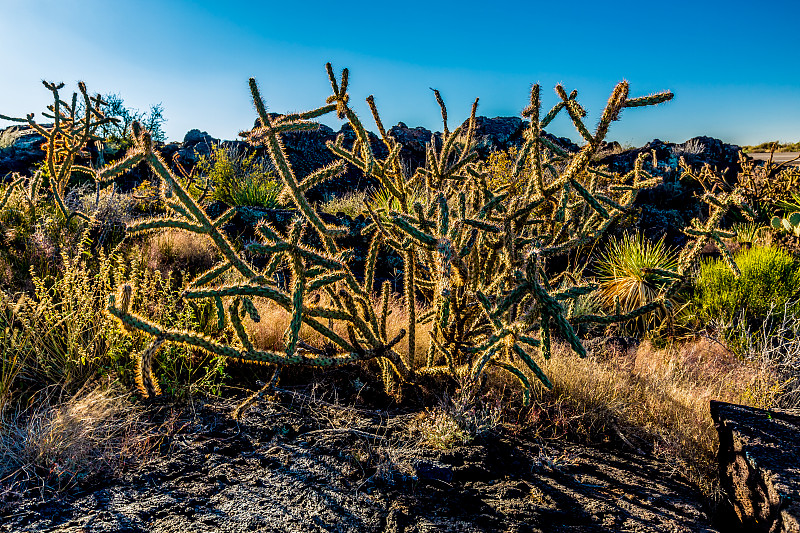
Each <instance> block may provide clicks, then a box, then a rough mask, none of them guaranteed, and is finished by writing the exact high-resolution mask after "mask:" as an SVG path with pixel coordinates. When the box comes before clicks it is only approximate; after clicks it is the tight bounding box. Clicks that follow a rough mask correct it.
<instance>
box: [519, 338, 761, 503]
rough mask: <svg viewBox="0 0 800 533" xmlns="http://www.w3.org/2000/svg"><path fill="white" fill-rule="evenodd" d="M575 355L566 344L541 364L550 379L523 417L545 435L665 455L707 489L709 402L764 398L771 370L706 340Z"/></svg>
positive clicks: (711, 434)
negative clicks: (620, 352) (610, 443)
mask: <svg viewBox="0 0 800 533" xmlns="http://www.w3.org/2000/svg"><path fill="white" fill-rule="evenodd" d="M601 355H602V354H600V355H590V356H589V357H587V358H585V359H581V358H579V357H578V356H577V355H575V354H574V353H573V352H571V351H570V350H569V348H568V347H566V346H558V347H557V348H556V349H554V353H553V357H552V358H551V359H550V360H549V361H542V362H541V363H540V364H541V366H542V369H543V370H544V372H545V373H546V374H547V375H548V376H549V377H550V380H551V381H552V382H553V389H552V390H551V391H548V390H546V389H544V388H543V387H537V389H536V393H535V394H534V398H533V407H532V409H531V411H530V413H529V418H528V422H531V423H533V424H534V426H535V427H536V428H537V429H538V430H539V431H540V432H542V433H543V434H545V435H549V436H554V437H561V436H565V435H567V434H571V435H577V436H579V437H582V438H584V439H585V440H587V441H597V440H602V439H615V438H618V439H619V440H622V441H623V442H626V444H627V446H628V447H629V448H630V449H633V450H635V449H637V448H638V449H639V450H640V451H641V450H648V451H652V452H654V453H655V454H656V455H660V456H662V457H664V458H666V459H668V464H673V465H675V468H676V469H680V470H682V471H683V472H684V473H686V474H687V475H688V476H689V477H690V479H692V480H693V481H694V482H695V483H697V484H698V486H700V487H701V488H702V489H703V490H705V491H706V492H710V490H711V484H712V479H713V477H714V475H715V469H716V463H715V455H716V450H717V446H718V441H717V433H716V430H715V428H714V424H713V422H712V420H711V415H710V413H709V401H710V400H721V401H727V402H732V403H747V404H753V403H756V404H758V403H760V404H761V405H759V406H763V405H764V403H765V402H769V398H768V397H767V396H768V395H769V386H766V387H765V385H768V384H769V383H770V382H771V381H772V380H773V377H772V375H771V374H770V372H769V369H767V368H764V367H761V366H759V365H757V364H754V363H750V362H745V361H742V360H740V359H737V358H736V357H735V356H734V355H733V354H732V353H731V352H730V351H728V350H727V349H726V348H725V347H724V346H722V345H720V344H717V343H715V342H713V341H710V340H707V339H700V340H696V341H692V342H689V343H687V344H684V345H682V346H680V347H671V348H664V349H656V348H654V347H653V346H652V345H651V344H649V343H647V342H645V343H643V344H642V345H640V346H639V348H638V349H636V350H635V351H633V350H632V351H631V353H629V354H627V355H617V356H612V357H602V356H601Z"/></svg>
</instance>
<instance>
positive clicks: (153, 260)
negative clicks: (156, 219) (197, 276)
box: [142, 230, 220, 275]
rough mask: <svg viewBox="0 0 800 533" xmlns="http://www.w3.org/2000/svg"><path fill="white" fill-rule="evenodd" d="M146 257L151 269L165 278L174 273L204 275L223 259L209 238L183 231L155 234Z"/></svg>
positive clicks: (146, 247)
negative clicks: (203, 272) (186, 272)
mask: <svg viewBox="0 0 800 533" xmlns="http://www.w3.org/2000/svg"><path fill="white" fill-rule="evenodd" d="M142 255H143V257H144V258H145V261H146V262H147V265H148V266H149V267H150V268H151V269H153V270H158V271H160V272H161V273H162V274H165V275H166V274H168V273H170V272H173V271H189V270H191V272H202V271H204V270H207V269H209V268H211V267H212V266H214V265H215V264H216V263H217V261H219V259H220V255H219V251H218V250H217V248H216V247H215V246H214V244H213V242H211V240H210V239H209V238H208V237H207V236H205V235H198V234H196V233H191V232H189V231H182V230H166V231H162V232H159V233H154V234H152V235H151V236H150V237H149V238H148V239H147V241H146V242H145V244H144V247H143V250H142Z"/></svg>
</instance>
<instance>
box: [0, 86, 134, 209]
mask: <svg viewBox="0 0 800 533" xmlns="http://www.w3.org/2000/svg"><path fill="white" fill-rule="evenodd" d="M42 83H43V84H44V86H45V87H46V88H47V89H48V90H50V91H51V92H52V93H53V104H52V105H50V106H48V110H49V111H50V113H44V116H45V117H46V118H49V119H52V120H53V125H52V126H50V127H46V126H42V125H40V124H38V123H37V122H36V121H35V120H34V119H33V117H34V115H33V113H30V114H28V116H27V118H24V119H20V118H12V117H7V116H5V115H0V118H2V119H5V120H10V121H13V122H27V123H28V124H29V125H30V127H31V128H33V129H34V130H35V131H36V132H38V133H39V134H40V135H42V136H43V137H44V138H45V142H44V143H43V145H42V148H43V149H44V150H45V152H46V155H45V166H44V169H43V170H40V171H37V172H36V174H35V175H34V177H33V178H32V179H31V180H30V182H29V184H28V187H27V188H26V189H25V195H26V199H27V201H28V203H29V204H30V206H31V207H32V208H34V207H35V203H36V201H37V195H38V191H39V186H40V183H41V182H42V180H43V181H44V183H43V185H44V186H45V187H47V188H48V189H49V190H50V191H51V192H52V193H53V199H54V201H55V203H56V206H57V207H58V210H59V212H60V213H61V215H62V216H63V217H64V218H65V219H66V220H67V221H69V220H70V219H72V217H78V218H81V219H84V220H89V219H90V217H89V215H87V214H86V213H83V212H82V211H73V210H71V209H69V208H68V207H67V205H66V203H65V202H64V200H65V198H66V193H67V191H66V188H67V184H68V183H69V181H70V179H71V178H72V176H73V175H74V174H84V175H87V176H91V177H92V178H93V179H94V180H95V182H96V184H97V188H98V190H99V188H100V187H102V186H106V185H109V184H110V183H111V182H112V180H114V178H116V177H118V176H120V175H121V174H123V173H124V172H126V171H127V170H130V169H132V168H133V167H135V166H136V165H137V164H139V162H140V161H141V160H142V158H143V156H142V154H140V153H133V154H129V155H128V156H127V157H125V158H123V159H122V160H120V161H119V162H117V163H114V164H111V165H107V166H105V167H103V168H100V169H95V168H90V167H87V166H84V165H77V164H75V161H76V159H77V158H78V157H81V156H83V157H86V156H88V154H87V153H86V152H85V151H84V149H85V148H86V146H87V144H88V143H89V141H92V140H100V138H99V137H98V136H97V135H95V132H96V131H97V129H98V128H99V127H100V126H102V125H103V124H106V123H108V122H113V121H115V120H117V119H115V118H109V117H106V116H105V115H104V114H103V112H102V111H101V108H102V105H103V103H104V102H103V100H102V99H101V97H100V95H99V94H98V95H96V96H93V97H90V96H89V93H88V92H87V91H86V84H84V83H83V82H79V83H78V89H79V91H80V97H81V102H80V104H79V102H78V93H72V101H71V103H69V104H68V103H67V102H65V101H63V100H61V96H60V95H59V90H61V89H62V88H63V87H64V84H63V83H58V84H56V83H51V82H48V81H42ZM17 186H19V187H21V186H22V182H21V180H16V181H15V182H14V184H13V185H12V187H11V188H10V189H8V192H9V193H10V192H11V191H12V190H13V188H14V187H17Z"/></svg>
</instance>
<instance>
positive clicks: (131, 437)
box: [0, 386, 156, 500]
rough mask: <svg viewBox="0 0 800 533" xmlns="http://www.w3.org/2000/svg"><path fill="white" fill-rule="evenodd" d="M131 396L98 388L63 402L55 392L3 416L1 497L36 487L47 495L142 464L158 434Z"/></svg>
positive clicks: (111, 387)
mask: <svg viewBox="0 0 800 533" xmlns="http://www.w3.org/2000/svg"><path fill="white" fill-rule="evenodd" d="M128 396H129V395H128V394H127V392H126V391H124V390H122V389H121V388H120V387H118V386H95V387H94V388H84V389H82V390H81V391H79V392H78V393H76V394H75V395H74V396H72V397H70V398H67V399H66V400H63V401H60V400H59V398H56V395H55V393H53V392H52V389H50V391H49V392H48V390H45V391H42V392H41V393H40V396H39V398H38V399H37V401H36V402H35V403H34V405H35V406H34V407H32V408H30V409H28V410H25V411H21V412H16V413H2V418H3V420H2V429H0V496H6V497H7V496H8V495H9V494H13V493H16V494H24V493H25V492H26V491H28V490H30V489H32V488H38V489H40V491H41V492H42V493H43V494H42V496H44V493H45V492H49V491H51V490H54V491H57V490H63V489H66V488H68V487H70V486H73V485H75V484H76V483H78V482H80V481H82V480H84V479H86V478H89V477H91V476H94V475H97V474H101V473H114V472H118V471H120V470H121V469H123V468H125V467H127V466H130V465H133V464H136V463H139V462H140V461H141V460H142V459H143V458H144V457H146V456H147V455H148V454H150V453H151V452H152V450H153V448H154V446H155V445H156V441H155V437H154V435H155V432H154V431H151V430H150V428H148V427H147V426H146V425H145V424H144V423H143V422H142V421H141V418H140V415H141V413H140V411H139V410H138V409H136V408H135V407H134V406H132V405H131V404H130V403H129V401H128V400H127V398H128ZM2 499H5V498H0V500H2Z"/></svg>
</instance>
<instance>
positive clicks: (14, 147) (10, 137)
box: [0, 125, 45, 178]
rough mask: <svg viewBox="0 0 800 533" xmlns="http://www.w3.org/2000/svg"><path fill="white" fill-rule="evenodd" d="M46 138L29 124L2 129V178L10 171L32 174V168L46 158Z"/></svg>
mask: <svg viewBox="0 0 800 533" xmlns="http://www.w3.org/2000/svg"><path fill="white" fill-rule="evenodd" d="M44 141H45V138H44V137H42V136H41V135H40V134H39V133H37V132H36V130H34V129H33V128H31V127H30V126H27V125H18V126H9V127H8V128H5V129H3V130H0V178H2V177H3V176H5V175H6V174H8V173H9V172H19V173H20V174H25V175H30V168H31V167H32V166H33V165H35V164H36V163H38V162H40V161H42V160H43V159H44V156H45V153H44V150H42V143H43V142H44Z"/></svg>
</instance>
